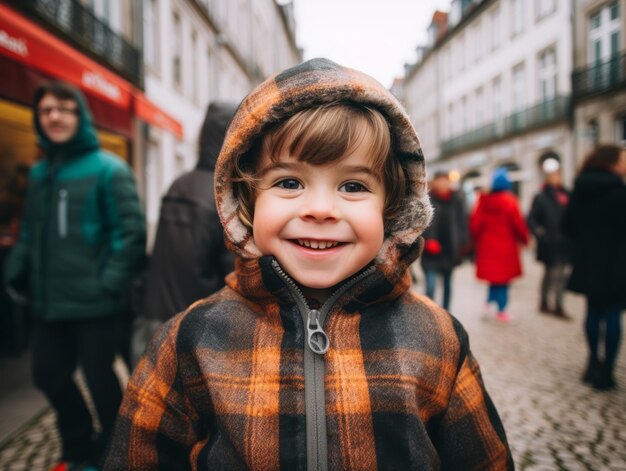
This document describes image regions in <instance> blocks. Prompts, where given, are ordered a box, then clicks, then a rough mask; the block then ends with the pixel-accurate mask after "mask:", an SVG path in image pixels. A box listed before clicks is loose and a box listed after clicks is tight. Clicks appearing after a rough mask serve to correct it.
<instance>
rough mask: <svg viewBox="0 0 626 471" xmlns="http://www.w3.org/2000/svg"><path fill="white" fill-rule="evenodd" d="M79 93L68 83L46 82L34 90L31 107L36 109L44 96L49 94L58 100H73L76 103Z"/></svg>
mask: <svg viewBox="0 0 626 471" xmlns="http://www.w3.org/2000/svg"><path fill="white" fill-rule="evenodd" d="M79 93H80V92H79V91H78V90H77V89H76V88H74V87H73V86H72V85H70V84H69V83H65V82H60V81H56V82H47V83H44V84H42V85H39V86H38V87H37V89H36V90H35V99H34V100H33V106H34V107H35V108H37V105H38V104H39V102H40V101H41V99H42V98H43V97H44V95H47V94H50V95H52V96H54V97H55V98H57V99H59V100H74V101H75V102H78V98H77V96H78V94H79Z"/></svg>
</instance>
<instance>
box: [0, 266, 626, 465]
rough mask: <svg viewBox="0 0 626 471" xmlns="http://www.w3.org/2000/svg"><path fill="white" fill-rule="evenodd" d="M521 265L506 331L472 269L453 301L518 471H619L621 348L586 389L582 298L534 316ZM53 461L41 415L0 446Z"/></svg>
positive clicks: (625, 450) (535, 277) (7, 453)
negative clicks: (487, 306)
mask: <svg viewBox="0 0 626 471" xmlns="http://www.w3.org/2000/svg"><path fill="white" fill-rule="evenodd" d="M525 262H526V264H525V265H526V267H525V268H526V271H527V276H526V277H525V278H524V279H522V280H519V281H518V282H517V283H515V284H514V285H513V288H512V291H511V296H510V298H511V302H510V312H511V315H512V316H513V317H514V318H515V320H516V322H515V323H514V324H512V325H497V324H495V323H493V322H490V321H486V320H485V319H484V317H483V313H482V309H483V304H484V303H483V301H484V297H485V293H486V287H485V286H484V285H483V284H482V283H479V282H478V281H476V280H475V279H474V276H473V267H472V266H471V265H467V264H466V265H464V266H463V267H461V268H459V269H458V270H457V271H456V272H455V278H454V282H455V283H454V286H455V292H454V293H453V301H452V312H453V314H455V315H456V316H457V317H458V318H459V319H460V320H461V322H462V323H463V325H464V326H465V327H466V329H467V330H468V331H469V334H470V340H471V345H472V350H473V352H474V354H475V356H476V357H477V358H478V361H479V363H480V364H481V368H482V372H483V376H484V379H485V383H486V385H487V389H488V390H489V392H490V394H491V396H492V398H493V400H494V402H495V404H496V406H497V408H498V410H499V412H500V415H501V417H502V420H503V422H504V425H505V429H506V431H507V435H508V439H509V443H510V445H511V448H512V451H513V455H514V459H515V463H516V468H517V469H519V470H529V471H530V470H534V471H541V470H546V471H547V470H611V471H613V470H625V471H626V348H625V347H624V346H622V349H621V353H620V358H619V361H618V369H617V371H616V378H617V382H618V384H619V386H620V389H617V390H615V391H610V392H597V391H594V390H593V389H591V388H590V387H588V386H587V385H584V384H583V383H582V382H581V381H580V377H581V374H582V370H583V367H584V365H585V362H586V347H585V340H584V336H583V332H582V319H583V315H584V303H583V299H582V298H580V297H577V296H573V295H571V294H568V295H567V297H566V309H567V311H568V312H569V313H570V314H571V315H572V317H573V318H574V319H573V321H571V322H565V321H561V320H558V319H555V318H552V317H548V316H544V315H540V314H538V312H537V304H538V302H537V292H538V284H539V277H540V270H541V268H540V267H539V266H538V265H536V264H535V263H534V262H533V261H532V259H531V258H529V257H528V256H527V257H526V259H525ZM421 288H422V287H421V286H418V288H417V289H418V290H421ZM438 294H439V293H438ZM58 453H59V445H58V439H57V437H56V434H55V431H54V417H53V414H52V413H51V412H50V411H49V410H47V411H44V412H42V413H41V414H39V415H36V416H35V417H33V419H31V420H30V421H29V422H28V423H26V424H24V426H22V427H21V428H20V429H19V430H18V431H17V432H16V433H14V434H13V435H11V436H10V437H8V438H7V439H6V440H5V441H4V442H3V443H1V444H0V469H1V470H32V471H38V470H45V469H47V468H48V467H49V466H50V465H51V464H52V463H53V462H54V460H55V459H56V458H57V457H58Z"/></svg>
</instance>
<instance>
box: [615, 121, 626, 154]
mask: <svg viewBox="0 0 626 471" xmlns="http://www.w3.org/2000/svg"><path fill="white" fill-rule="evenodd" d="M615 144H617V145H618V146H622V147H626V115H623V116H619V117H618V118H617V119H616V120H615Z"/></svg>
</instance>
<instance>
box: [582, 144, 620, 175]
mask: <svg viewBox="0 0 626 471" xmlns="http://www.w3.org/2000/svg"><path fill="white" fill-rule="evenodd" d="M622 152H624V149H623V148H621V147H619V146H616V145H613V144H602V145H599V146H597V147H596V148H595V149H594V150H593V151H591V153H590V154H589V155H588V156H587V157H585V160H584V161H583V164H582V166H581V168H580V173H583V172H585V171H587V170H592V169H604V170H610V169H611V167H613V166H614V165H615V164H616V163H617V162H618V161H619V159H620V156H621V155H622Z"/></svg>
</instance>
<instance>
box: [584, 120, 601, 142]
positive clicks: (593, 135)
mask: <svg viewBox="0 0 626 471" xmlns="http://www.w3.org/2000/svg"><path fill="white" fill-rule="evenodd" d="M587 135H588V136H589V139H591V142H592V143H593V144H594V145H597V144H598V142H599V141H600V126H599V125H598V120H597V119H595V118H593V119H590V120H589V122H588V123H587Z"/></svg>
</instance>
